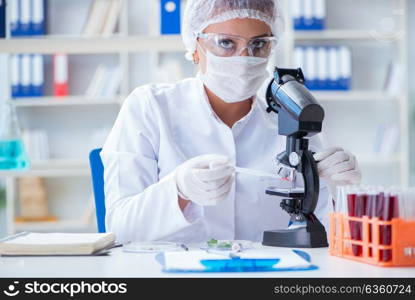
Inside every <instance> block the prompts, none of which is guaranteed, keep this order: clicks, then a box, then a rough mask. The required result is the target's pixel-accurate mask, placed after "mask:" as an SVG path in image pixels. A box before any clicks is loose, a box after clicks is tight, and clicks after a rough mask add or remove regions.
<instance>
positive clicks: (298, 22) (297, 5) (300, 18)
mask: <svg viewBox="0 0 415 300" xmlns="http://www.w3.org/2000/svg"><path fill="white" fill-rule="evenodd" d="M303 1H304V0H291V11H292V12H291V13H292V17H293V24H294V30H301V29H303V27H304V15H303V10H302V8H303V7H304V5H302V4H303Z"/></svg>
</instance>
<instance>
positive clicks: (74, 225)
mask: <svg viewBox="0 0 415 300" xmlns="http://www.w3.org/2000/svg"><path fill="white" fill-rule="evenodd" d="M91 228H92V225H91V224H89V223H85V222H83V221H81V220H66V221H56V222H14V229H15V231H33V232H39V231H41V232H42V231H43V232H58V231H87V230H88V229H91Z"/></svg>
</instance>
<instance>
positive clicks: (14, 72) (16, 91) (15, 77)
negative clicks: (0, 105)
mask: <svg viewBox="0 0 415 300" xmlns="http://www.w3.org/2000/svg"><path fill="white" fill-rule="evenodd" d="M10 63H11V85H12V98H17V97H21V93H22V91H21V88H22V87H21V82H20V79H21V78H22V76H21V61H20V56H19V55H17V54H14V55H11V57H10Z"/></svg>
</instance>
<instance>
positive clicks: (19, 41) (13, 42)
mask: <svg viewBox="0 0 415 300" xmlns="http://www.w3.org/2000/svg"><path fill="white" fill-rule="evenodd" d="M155 51H156V52H184V51H185V49H184V46H183V42H182V39H181V36H180V35H166V36H144V35H143V36H129V37H111V38H104V37H97V38H83V37H48V36H45V37H37V38H12V39H5V40H0V53H14V54H18V53H41V54H55V53H67V54H91V53H94V54H95V53H120V52H125V53H131V52H155Z"/></svg>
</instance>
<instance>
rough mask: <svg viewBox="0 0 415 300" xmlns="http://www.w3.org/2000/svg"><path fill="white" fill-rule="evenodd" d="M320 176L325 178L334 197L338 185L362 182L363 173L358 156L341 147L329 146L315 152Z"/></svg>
mask: <svg viewBox="0 0 415 300" xmlns="http://www.w3.org/2000/svg"><path fill="white" fill-rule="evenodd" d="M314 159H315V160H316V161H317V168H318V173H319V176H320V177H322V178H324V179H325V180H326V182H327V184H328V186H329V188H330V192H331V194H332V196H333V198H336V194H337V193H336V191H337V187H338V186H342V185H352V184H360V182H361V180H362V173H361V171H360V169H359V165H358V163H357V160H356V157H355V156H354V155H353V154H351V153H350V152H348V151H345V150H343V149H342V148H339V147H334V148H329V149H326V150H323V151H321V152H318V153H316V154H314Z"/></svg>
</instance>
